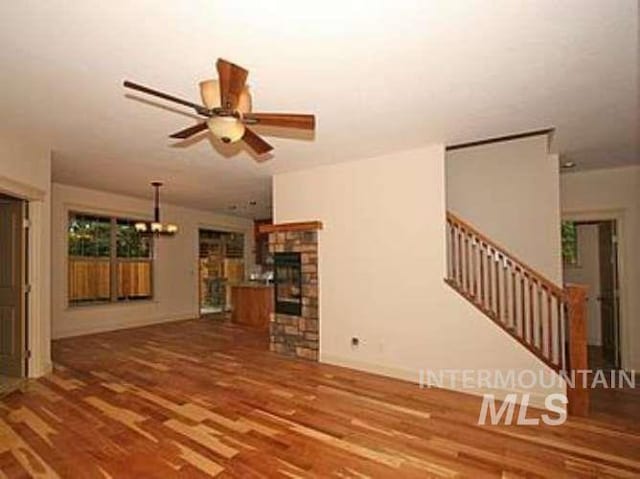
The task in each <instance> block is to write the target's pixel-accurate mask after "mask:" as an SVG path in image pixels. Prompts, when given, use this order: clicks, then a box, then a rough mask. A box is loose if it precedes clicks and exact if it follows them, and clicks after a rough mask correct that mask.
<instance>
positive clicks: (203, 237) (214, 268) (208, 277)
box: [198, 229, 245, 316]
mask: <svg viewBox="0 0 640 479" xmlns="http://www.w3.org/2000/svg"><path fill="white" fill-rule="evenodd" d="M198 236H199V253H200V254H199V265H198V270H199V285H200V286H199V289H200V296H199V297H200V316H208V315H220V314H223V313H226V312H227V311H230V310H231V306H232V305H231V288H232V286H233V285H234V284H238V283H241V282H242V281H243V280H244V268H245V265H244V235H243V234H242V233H230V232H225V231H215V230H208V229H200V230H199V235H198Z"/></svg>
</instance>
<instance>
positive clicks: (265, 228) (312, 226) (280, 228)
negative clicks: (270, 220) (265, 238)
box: [258, 221, 322, 234]
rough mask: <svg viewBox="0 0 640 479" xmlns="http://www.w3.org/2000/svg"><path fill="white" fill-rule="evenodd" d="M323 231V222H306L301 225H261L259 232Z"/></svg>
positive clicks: (300, 223)
mask: <svg viewBox="0 0 640 479" xmlns="http://www.w3.org/2000/svg"><path fill="white" fill-rule="evenodd" d="M321 229H322V221H304V222H299V223H279V224H275V225H260V226H258V232H259V233H261V234H263V233H285V232H287V231H314V230H321Z"/></svg>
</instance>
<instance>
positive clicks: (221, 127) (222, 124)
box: [207, 116, 245, 143]
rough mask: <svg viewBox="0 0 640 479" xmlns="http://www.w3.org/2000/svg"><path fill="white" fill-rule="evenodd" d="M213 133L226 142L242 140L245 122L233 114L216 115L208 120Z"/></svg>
mask: <svg viewBox="0 0 640 479" xmlns="http://www.w3.org/2000/svg"><path fill="white" fill-rule="evenodd" d="M207 126H208V127H209V130H211V133H213V134H214V135H215V136H216V137H218V138H220V140H221V141H222V142H224V143H235V142H237V141H240V140H241V139H242V137H243V135H244V130H245V128H244V124H243V123H242V122H241V121H239V120H238V119H237V118H236V117H233V116H214V117H213V118H209V119H208V120H207Z"/></svg>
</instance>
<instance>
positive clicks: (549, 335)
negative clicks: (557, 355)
mask: <svg viewBox="0 0 640 479" xmlns="http://www.w3.org/2000/svg"><path fill="white" fill-rule="evenodd" d="M552 301H553V296H552V294H551V290H549V289H547V358H549V361H551V362H553V318H552V308H551V303H552Z"/></svg>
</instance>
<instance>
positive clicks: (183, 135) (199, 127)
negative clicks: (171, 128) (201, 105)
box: [169, 121, 207, 140]
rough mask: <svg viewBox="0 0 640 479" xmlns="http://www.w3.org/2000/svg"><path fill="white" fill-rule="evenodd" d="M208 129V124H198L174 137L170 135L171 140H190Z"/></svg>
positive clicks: (177, 133)
mask: <svg viewBox="0 0 640 479" xmlns="http://www.w3.org/2000/svg"><path fill="white" fill-rule="evenodd" d="M206 129H207V124H206V122H204V121H203V122H202V123H198V124H197V125H193V126H190V127H189V128H185V129H184V130H180V131H178V132H176V133H174V134H173V135H169V137H170V138H180V139H182V140H184V139H185V138H189V137H190V136H193V135H195V134H196V133H200V132H201V131H203V130H206Z"/></svg>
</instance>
